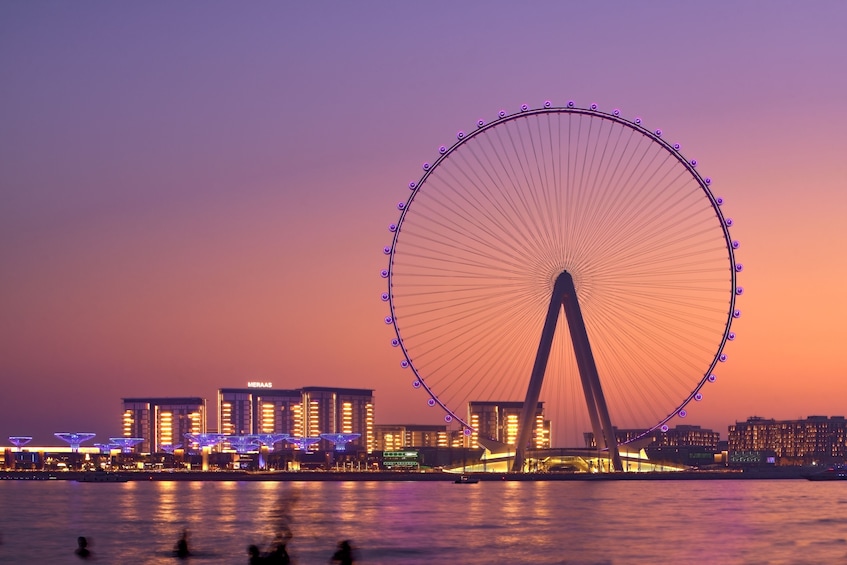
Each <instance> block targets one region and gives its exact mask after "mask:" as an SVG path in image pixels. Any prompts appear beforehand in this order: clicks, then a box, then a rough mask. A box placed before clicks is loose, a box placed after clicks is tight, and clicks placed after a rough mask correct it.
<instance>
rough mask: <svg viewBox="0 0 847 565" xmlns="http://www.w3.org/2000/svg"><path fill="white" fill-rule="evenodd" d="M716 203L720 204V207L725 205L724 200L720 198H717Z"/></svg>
mask: <svg viewBox="0 0 847 565" xmlns="http://www.w3.org/2000/svg"><path fill="white" fill-rule="evenodd" d="M715 202H717V203H718V206H722V205H723V198H721V197H720V196H718V197H717V198H715Z"/></svg>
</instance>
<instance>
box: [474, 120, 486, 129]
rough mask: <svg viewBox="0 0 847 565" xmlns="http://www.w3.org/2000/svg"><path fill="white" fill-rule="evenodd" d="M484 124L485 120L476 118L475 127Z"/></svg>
mask: <svg viewBox="0 0 847 565" xmlns="http://www.w3.org/2000/svg"><path fill="white" fill-rule="evenodd" d="M484 125H485V120H477V122H476V127H478V128H481V127H482V126H484Z"/></svg>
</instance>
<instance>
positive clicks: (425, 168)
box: [423, 163, 430, 171]
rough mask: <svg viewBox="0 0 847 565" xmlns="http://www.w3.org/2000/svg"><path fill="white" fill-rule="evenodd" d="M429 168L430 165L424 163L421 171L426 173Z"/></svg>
mask: <svg viewBox="0 0 847 565" xmlns="http://www.w3.org/2000/svg"><path fill="white" fill-rule="evenodd" d="M429 167H430V164H429V163H424V164H423V170H425V171H428V170H429Z"/></svg>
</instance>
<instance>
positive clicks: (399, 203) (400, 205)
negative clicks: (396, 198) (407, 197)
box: [397, 202, 406, 210]
mask: <svg viewBox="0 0 847 565" xmlns="http://www.w3.org/2000/svg"><path fill="white" fill-rule="evenodd" d="M404 208H406V203H405V202H398V203H397V209H398V210H403V209H404Z"/></svg>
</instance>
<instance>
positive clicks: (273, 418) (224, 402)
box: [218, 383, 303, 436]
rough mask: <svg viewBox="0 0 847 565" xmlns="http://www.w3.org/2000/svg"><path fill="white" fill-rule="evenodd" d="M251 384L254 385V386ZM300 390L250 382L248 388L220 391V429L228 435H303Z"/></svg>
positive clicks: (223, 389)
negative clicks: (276, 387)
mask: <svg viewBox="0 0 847 565" xmlns="http://www.w3.org/2000/svg"><path fill="white" fill-rule="evenodd" d="M251 385H252V386H251ZM301 402H302V394H301V392H300V391H299V390H287V389H275V388H271V383H248V386H247V388H222V389H219V390H218V429H219V431H220V433H222V434H226V435H252V434H288V435H292V436H299V435H302V431H303V430H302V427H301V424H302V415H301V412H300V406H301Z"/></svg>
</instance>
